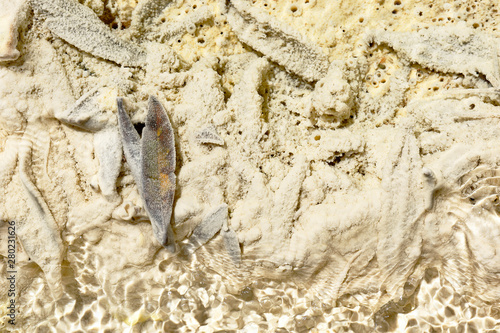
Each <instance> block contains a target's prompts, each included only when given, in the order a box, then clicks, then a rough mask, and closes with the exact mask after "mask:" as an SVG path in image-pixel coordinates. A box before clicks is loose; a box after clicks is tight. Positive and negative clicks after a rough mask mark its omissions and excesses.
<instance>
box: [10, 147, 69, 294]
mask: <svg viewBox="0 0 500 333" xmlns="http://www.w3.org/2000/svg"><path fill="white" fill-rule="evenodd" d="M31 154H32V143H31V141H29V140H23V141H22V143H21V145H20V147H19V177H20V179H21V183H22V185H23V188H24V190H25V196H26V198H27V205H28V208H29V215H28V218H26V219H22V220H21V221H20V223H19V229H18V236H19V238H20V240H21V243H22V244H23V247H24V249H25V250H26V252H27V253H28V254H29V256H30V257H31V258H33V261H34V262H36V263H37V264H38V265H39V266H40V268H41V269H42V270H43V272H44V273H45V277H46V279H47V281H48V282H49V284H50V287H51V289H52V293H53V295H54V297H55V298H59V297H61V295H62V292H63V290H62V283H61V279H62V276H61V262H62V258H63V253H64V246H63V243H62V240H61V235H60V233H59V230H58V227H57V224H56V222H55V220H54V217H53V216H52V213H51V212H50V209H49V207H48V206H47V203H46V202H45V200H44V198H43V197H42V194H41V193H40V191H39V190H38V188H37V187H36V185H35V184H34V183H33V181H32V180H31V177H30V175H29V168H30V165H31V158H32V156H31Z"/></svg>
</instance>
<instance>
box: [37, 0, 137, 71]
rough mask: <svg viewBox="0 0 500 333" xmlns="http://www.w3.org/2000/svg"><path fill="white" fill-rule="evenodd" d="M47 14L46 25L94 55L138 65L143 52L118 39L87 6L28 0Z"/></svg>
mask: <svg viewBox="0 0 500 333" xmlns="http://www.w3.org/2000/svg"><path fill="white" fill-rule="evenodd" d="M31 5H32V6H33V8H34V9H36V10H37V11H39V12H40V13H41V14H42V15H44V16H46V17H47V20H46V24H47V27H48V28H49V29H50V31H52V32H53V33H54V34H56V35H57V36H58V37H60V38H62V39H64V40H65V41H67V42H68V43H70V44H72V45H74V46H76V47H77V48H79V49H81V50H83V51H85V52H88V53H90V54H92V55H94V56H97V57H101V58H103V59H107V60H111V61H113V62H116V63H117V64H120V65H124V66H139V65H141V64H143V63H144V62H145V59H146V54H145V51H144V50H142V49H141V48H140V47H139V46H137V45H134V44H132V43H130V42H128V41H125V40H122V39H120V38H119V37H118V36H116V35H115V34H113V33H112V32H111V30H110V29H109V28H108V27H107V26H106V25H105V24H104V23H103V22H102V21H101V20H100V19H99V17H98V16H97V15H96V14H95V13H94V12H93V11H92V10H91V9H90V8H88V7H86V6H84V5H81V4H80V3H78V2H77V1H75V0H55V1H53V0H31Z"/></svg>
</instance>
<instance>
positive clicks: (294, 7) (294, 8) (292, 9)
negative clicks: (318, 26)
mask: <svg viewBox="0 0 500 333" xmlns="http://www.w3.org/2000/svg"><path fill="white" fill-rule="evenodd" d="M290 10H291V11H292V13H295V12H296V11H297V10H298V8H297V6H295V5H293V6H292V7H290Z"/></svg>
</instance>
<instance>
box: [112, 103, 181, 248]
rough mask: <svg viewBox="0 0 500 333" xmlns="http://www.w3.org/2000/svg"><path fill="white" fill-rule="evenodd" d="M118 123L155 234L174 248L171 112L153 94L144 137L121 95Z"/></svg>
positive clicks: (126, 155)
mask: <svg viewBox="0 0 500 333" xmlns="http://www.w3.org/2000/svg"><path fill="white" fill-rule="evenodd" d="M118 122H119V123H120V132H121V136H122V141H123V148H124V151H125V157H126V158H127V161H128V163H129V165H130V169H131V171H132V175H133V177H134V179H135V181H136V183H137V185H138V187H139V192H140V194H141V196H142V199H143V200H144V205H145V208H146V211H147V212H148V215H149V217H150V219H151V225H152V227H153V233H154V235H155V237H156V239H157V240H158V241H159V242H160V244H162V245H163V246H164V247H165V248H167V249H169V250H171V251H174V250H175V244H174V239H173V232H172V227H171V226H170V218H171V216H172V206H173V202H174V194H175V174H174V171H175V143H174V134H173V130H172V125H171V124H170V120H169V119H168V116H167V113H166V112H165V109H164V108H163V106H162V105H161V103H160V102H159V101H158V100H157V99H156V98H155V97H153V96H151V97H150V98H149V106H148V116H147V119H146V126H145V127H144V129H143V132H142V139H140V138H139V134H138V133H137V131H136V130H135V128H134V126H133V125H132V122H131V121H130V118H129V117H128V115H127V114H126V113H125V110H124V109H123V101H122V99H121V98H119V99H118Z"/></svg>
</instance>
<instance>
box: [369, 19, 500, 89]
mask: <svg viewBox="0 0 500 333" xmlns="http://www.w3.org/2000/svg"><path fill="white" fill-rule="evenodd" d="M368 40H371V41H374V42H376V43H379V44H387V45H389V46H390V47H391V48H393V49H394V51H396V52H397V53H398V55H399V56H401V57H402V58H405V59H407V60H409V61H411V62H416V63H418V64H420V65H422V66H425V67H428V68H431V69H434V70H438V71H442V72H444V73H463V74H472V75H478V73H481V74H484V75H485V76H486V79H487V80H488V81H490V83H491V84H492V85H493V86H494V87H498V86H499V85H500V69H499V65H498V52H497V49H496V42H495V41H494V39H493V37H491V36H489V35H487V34H485V33H479V32H477V31H475V30H473V29H470V28H468V27H466V26H462V25H455V26H450V27H429V28H426V29H422V30H420V31H418V32H395V31H374V32H372V33H370V34H369V36H368Z"/></svg>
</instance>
